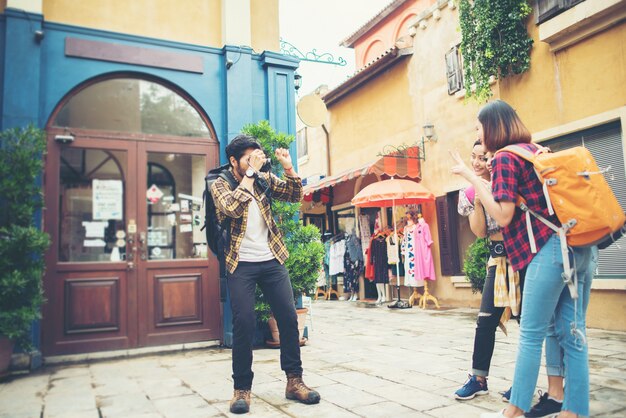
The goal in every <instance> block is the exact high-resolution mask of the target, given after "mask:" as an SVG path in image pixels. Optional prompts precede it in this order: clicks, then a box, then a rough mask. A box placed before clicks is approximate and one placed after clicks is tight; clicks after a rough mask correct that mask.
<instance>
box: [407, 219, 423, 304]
mask: <svg viewBox="0 0 626 418" xmlns="http://www.w3.org/2000/svg"><path fill="white" fill-rule="evenodd" d="M419 217H421V214H418V212H417V211H415V210H408V211H407V212H406V226H405V227H404V236H403V239H402V253H403V254H404V271H405V273H404V274H405V275H404V285H405V286H407V287H410V288H411V289H412V292H411V296H410V297H409V304H410V305H411V306H413V305H415V304H417V303H419V300H420V298H421V297H422V295H421V294H420V292H419V291H418V290H417V289H418V288H419V287H423V286H424V280H423V278H422V277H419V275H418V274H417V271H416V268H415V267H416V265H415V264H416V260H415V256H416V248H415V234H414V232H415V228H416V225H415V224H416V223H417V221H418V219H419Z"/></svg>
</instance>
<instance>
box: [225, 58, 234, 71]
mask: <svg viewBox="0 0 626 418" xmlns="http://www.w3.org/2000/svg"><path fill="white" fill-rule="evenodd" d="M233 64H234V62H233V60H231V59H230V58H228V59H227V60H226V69H227V70H230V67H232V66H233Z"/></svg>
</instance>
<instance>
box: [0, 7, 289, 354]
mask: <svg viewBox="0 0 626 418" xmlns="http://www.w3.org/2000/svg"><path fill="white" fill-rule="evenodd" d="M297 66H298V60H297V59H295V58H292V57H287V56H284V55H281V54H278V53H274V52H268V51H266V52H263V53H260V54H257V53H255V52H254V51H252V50H251V49H250V48H247V47H239V46H229V45H227V46H225V47H223V48H212V47H205V46H197V45H190V44H183V43H178V42H169V41H164V40H158V39H152V38H145V37H139V36H131V35H127V34H122V33H113V32H107V31H101V30H94V29H90V28H83V27H77V26H70V25H65V24H58V23H54V22H48V21H45V20H44V16H42V15H38V14H33V13H27V12H24V11H20V10H15V9H10V8H7V9H6V10H5V11H4V13H3V14H2V15H0V91H1V92H2V96H1V97H2V99H1V101H0V116H1V119H0V128H1V129H7V128H12V127H21V126H25V125H28V124H34V125H35V126H37V127H39V128H41V129H44V130H46V132H47V135H48V153H47V157H46V161H45V165H46V168H45V173H44V176H45V178H46V180H45V182H44V195H45V199H46V210H44V213H43V216H42V219H43V228H44V230H46V231H47V232H49V233H50V235H51V238H52V247H51V251H50V254H48V255H47V256H46V260H47V262H46V266H47V273H46V277H45V278H44V287H45V291H46V298H47V300H48V302H47V304H46V306H44V309H43V320H42V323H41V324H36V329H35V330H34V335H33V341H34V343H35V345H36V346H37V348H39V349H40V350H41V351H42V352H43V353H44V355H58V354H71V353H80V352H88V351H102V350H119V349H130V348H136V347H144V346H152V345H167V344H178V343H188V342H195V341H206V340H219V341H222V342H225V343H226V344H227V345H228V344H229V343H230V341H231V340H232V339H231V328H232V324H231V315H230V311H229V304H228V303H225V304H223V305H221V304H220V302H219V291H218V288H217V286H218V272H217V268H216V267H217V263H216V261H215V260H214V259H213V257H212V255H209V263H208V268H207V263H206V258H205V256H204V255H205V254H206V247H202V245H201V243H199V242H198V240H199V238H198V237H199V236H201V235H202V234H201V233H199V232H198V231H197V230H195V229H194V230H193V231H191V230H190V228H192V227H193V228H199V227H198V225H197V223H198V220H197V219H195V216H196V214H197V213H199V210H198V207H197V206H196V205H195V204H196V203H197V200H198V198H201V193H200V189H202V190H203V187H204V179H203V176H202V177H201V178H200V179H199V180H198V176H199V175H200V173H205V172H206V169H209V168H212V167H214V166H215V165H217V164H223V163H225V162H226V159H225V151H224V150H225V147H226V145H227V144H228V141H229V140H230V139H232V138H233V137H234V136H235V135H237V134H238V133H239V131H240V129H241V128H242V127H243V126H244V125H245V124H248V123H256V122H258V121H260V120H268V121H269V122H270V124H271V125H272V126H273V127H274V128H275V129H276V130H277V131H280V132H286V133H289V134H295V102H294V101H295V90H294V83H293V81H294V80H293V78H294V77H293V76H294V71H295V69H296V68H297ZM117 88H119V89H120V91H119V93H115V92H113V91H112V90H113V89H117ZM133 89H138V90H137V92H135V91H134V90H133ZM135 93H136V94H135ZM150 97H151V98H152V99H150ZM146 98H148V99H146ZM170 98H171V100H170ZM166 99H168V100H170V101H167V100H166ZM150 100H152V101H150ZM166 102H167V103H169V104H170V105H171V107H170V108H171V109H175V110H176V111H179V110H180V112H181V114H182V113H185V114H186V115H187V116H186V117H187V120H196V119H197V121H201V122H198V123H200V124H201V125H202V124H203V125H204V126H203V127H202V128H201V129H200V131H201V132H203V133H201V134H197V135H196V134H186V133H181V132H182V131H180V130H178V131H177V130H176V129H175V128H173V127H172V125H173V124H174V122H176V118H177V116H176V115H173V113H175V112H174V110H172V112H165V113H163V109H164V108H163V106H165V105H164V103H166ZM150 109H152V110H150ZM154 109H157V110H158V109H161V110H158V112H161V113H158V112H157V110H154ZM150 112H153V113H150ZM154 112H157V113H154ZM150 115H151V116H150ZM155 115H157V116H156V117H155ZM158 115H161V117H159V116H158ZM163 115H165V116H163ZM151 118H152V119H151ZM194 118H195V119H194ZM148 121H151V122H148ZM197 121H196V122H197ZM176 123H178V122H176ZM194 123H195V122H194ZM149 124H152V126H157V125H158V127H156V128H154V127H149V126H148V125H149ZM119 127H122V128H119ZM118 128H119V129H118ZM292 155H296V152H295V144H294V149H293V150H292ZM177 161H178V162H177ZM103 185H104V186H103ZM152 186H154V187H152ZM98 187H104V189H102V190H105V189H106V190H105V191H103V192H102V194H101V195H97V192H96V190H100V189H98ZM151 187H152V188H151ZM146 189H147V190H146ZM144 190H146V191H144ZM151 190H152V195H151V194H150V193H151ZM106 193H109V194H108V195H107V194H106ZM116 193H117V194H116ZM144 193H147V195H146V196H147V203H146V196H144V195H143V194H144ZM159 195H160V196H159ZM107 196H108V197H107ZM116 196H117V198H116ZM194 198H195V199H194ZM155 199H156V200H155ZM120 200H121V201H122V203H121V204H120V203H119V201H120ZM116 201H117V202H116ZM77 202H78V203H77ZM98 202H100V203H98ZM98 205H100V206H98ZM106 205H109V209H108V210H109V211H108V212H107V210H105V209H103V208H104V207H105V206H106ZM112 207H117V208H118V209H119V208H121V212H122V213H117V214H115V213H114V211H113V212H111V210H112V209H111V208H112ZM96 208H100V209H103V210H105V213H106V214H105V215H103V214H102V213H99V214H96V211H97V209H96ZM188 215H189V216H188ZM190 219H191V220H192V221H191V222H189V223H188V220H190ZM194 223H195V224H194ZM186 225H189V226H186ZM192 225H193V226H192ZM68 237H69V238H68ZM88 306H89V308H87V307H88ZM99 307H100V308H101V309H100V308H99ZM39 326H41V330H39V329H38V327H39ZM39 335H41V336H42V340H40V339H39Z"/></svg>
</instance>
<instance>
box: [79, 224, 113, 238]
mask: <svg viewBox="0 0 626 418" xmlns="http://www.w3.org/2000/svg"><path fill="white" fill-rule="evenodd" d="M107 225H109V223H108V222H86V221H84V222H83V227H85V237H86V238H104V229H105V228H106V227H107Z"/></svg>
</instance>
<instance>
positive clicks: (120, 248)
mask: <svg viewBox="0 0 626 418" xmlns="http://www.w3.org/2000/svg"><path fill="white" fill-rule="evenodd" d="M125 172H126V153H125V152H123V151H105V150H91V149H80V148H64V149H63V150H62V151H61V161H60V192H61V194H60V200H59V228H60V229H59V261H72V262H80V261H83V262H89V261H91V262H93V261H120V260H123V259H125V253H126V240H125V232H124V230H125V228H124V225H125V222H124V173H125Z"/></svg>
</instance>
